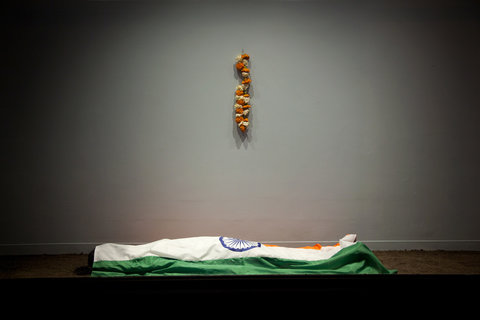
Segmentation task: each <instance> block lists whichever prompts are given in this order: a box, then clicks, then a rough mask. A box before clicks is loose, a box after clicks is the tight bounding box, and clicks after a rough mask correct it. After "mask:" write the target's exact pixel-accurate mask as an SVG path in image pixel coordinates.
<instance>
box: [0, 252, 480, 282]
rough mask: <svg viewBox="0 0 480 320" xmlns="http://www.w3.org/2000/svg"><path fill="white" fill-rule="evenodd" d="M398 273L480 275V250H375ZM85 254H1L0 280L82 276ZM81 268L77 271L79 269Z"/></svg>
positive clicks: (85, 259) (386, 264)
mask: <svg viewBox="0 0 480 320" xmlns="http://www.w3.org/2000/svg"><path fill="white" fill-rule="evenodd" d="M374 253H375V255H376V256H377V257H378V258H379V259H380V261H382V263H383V264H384V265H385V266H386V267H387V268H388V269H396V270H398V274H480V251H423V250H403V251H374ZM87 256H88V255H87V254H62V255H25V256H0V279H6V278H50V277H55V278H59V277H85V276H88V274H85V273H83V274H82V272H81V269H78V268H81V267H82V266H86V265H87V258H88V257H87ZM79 271H80V272H79Z"/></svg>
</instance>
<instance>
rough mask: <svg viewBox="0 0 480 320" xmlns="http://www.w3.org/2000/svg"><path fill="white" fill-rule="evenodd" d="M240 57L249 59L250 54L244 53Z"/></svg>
mask: <svg viewBox="0 0 480 320" xmlns="http://www.w3.org/2000/svg"><path fill="white" fill-rule="evenodd" d="M242 59H247V60H248V59H250V56H249V55H248V54H246V53H244V54H242Z"/></svg>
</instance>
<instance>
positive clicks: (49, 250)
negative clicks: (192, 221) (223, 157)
mask: <svg viewBox="0 0 480 320" xmlns="http://www.w3.org/2000/svg"><path fill="white" fill-rule="evenodd" d="M360 241H361V242H363V243H365V244H366V245H367V246H368V247H369V248H370V249H372V250H474V251H480V240H476V239H474V240H472V239H468V240H458V239H453V240H440V239H437V240H424V239H419V240H361V239H360ZM109 242H114V243H123V244H132V245H138V244H143V243H146V242H128V243H127V242H118V241H109ZM260 242H261V243H267V244H275V245H278V246H285V247H293V248H295V247H303V246H309V245H313V244H316V243H320V244H322V245H333V244H335V243H337V242H338V240H336V241H334V240H325V241H322V240H318V241H316V240H300V241H282V240H272V241H260ZM99 244H101V243H100V242H38V243H4V244H0V255H28V254H82V253H84V254H85V253H89V252H90V251H92V250H93V249H94V248H95V246H97V245H99Z"/></svg>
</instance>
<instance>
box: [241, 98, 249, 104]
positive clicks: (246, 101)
mask: <svg viewBox="0 0 480 320" xmlns="http://www.w3.org/2000/svg"><path fill="white" fill-rule="evenodd" d="M242 99H243V101H245V103H249V102H250V98H249V97H242Z"/></svg>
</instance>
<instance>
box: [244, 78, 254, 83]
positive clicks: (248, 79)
mask: <svg viewBox="0 0 480 320" xmlns="http://www.w3.org/2000/svg"><path fill="white" fill-rule="evenodd" d="M250 82H252V79H250V78H247V79H245V80H243V81H242V84H246V83H250Z"/></svg>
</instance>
